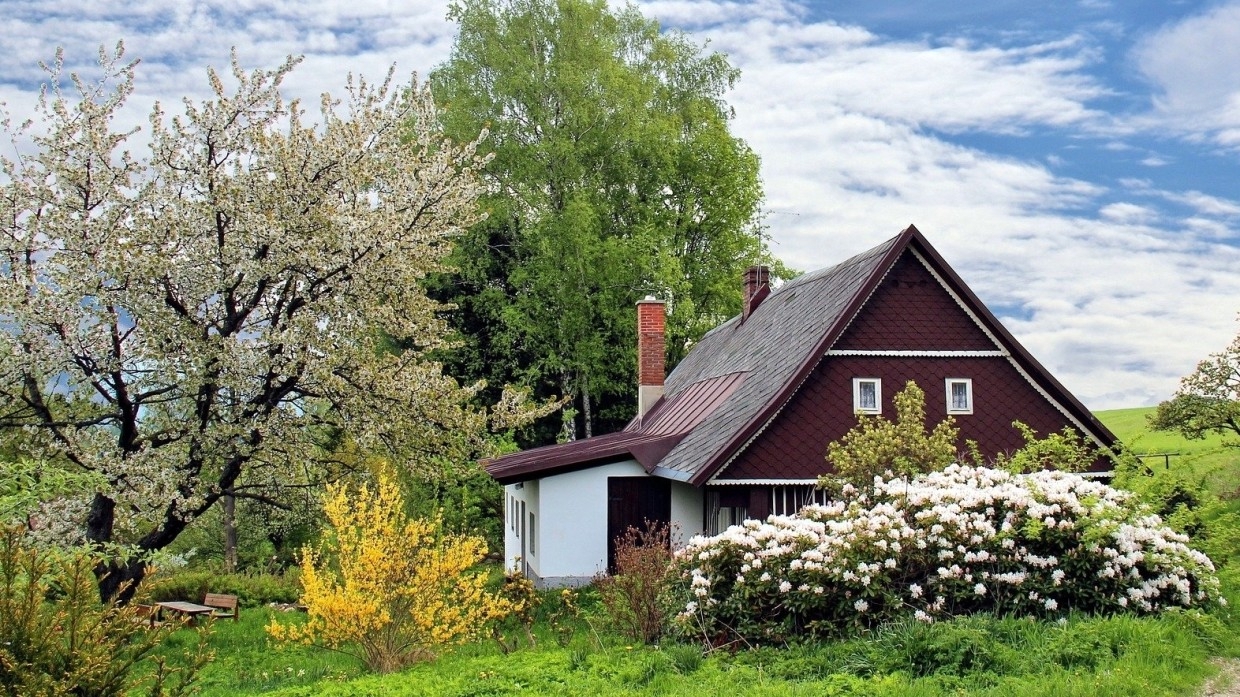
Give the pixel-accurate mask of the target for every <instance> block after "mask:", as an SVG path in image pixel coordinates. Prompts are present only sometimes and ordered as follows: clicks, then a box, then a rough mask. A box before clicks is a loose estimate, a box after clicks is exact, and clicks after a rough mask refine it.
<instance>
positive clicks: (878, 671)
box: [173, 598, 1235, 697]
mask: <svg viewBox="0 0 1240 697" xmlns="http://www.w3.org/2000/svg"><path fill="white" fill-rule="evenodd" d="M551 604H552V601H551V598H547V601H546V602H545V603H544V608H546V607H547V606H549V605H551ZM265 613H266V611H265V610H260V611H256V612H255V613H251V615H250V616H249V617H247V616H246V615H242V619H241V621H240V622H236V623H233V622H224V623H218V624H217V628H216V631H215V632H214V633H213V634H212V637H211V641H212V646H213V648H214V649H215V650H216V651H217V652H218V654H219V657H218V658H217V659H216V660H215V661H214V662H212V663H211V664H210V665H209V666H207V668H206V669H204V671H203V675H202V681H201V684H202V686H203V688H204V697H240V696H244V695H260V694H261V695H266V696H268V697H271V696H274V697H362V696H364V695H385V696H390V697H413V696H423V695H425V696H427V697H430V696H435V697H439V696H441V695H444V696H449V695H450V696H456V697H463V696H466V695H510V694H511V695H517V694H546V695H584V694H589V695H602V696H604V697H611V696H613V695H615V696H619V695H633V694H658V695H668V696H669V697H695V696H698V695H702V694H734V693H737V692H738V690H739V691H740V692H743V693H744V694H746V695H755V696H757V697H789V696H791V697H799V696H805V697H809V696H811V695H812V696H814V697H822V696H824V695H825V696H828V697H831V696H844V695H847V696H849V697H871V696H889V697H947V696H949V695H951V696H959V695H977V696H979V697H980V696H982V695H1021V696H1022V697H1026V696H1033V697H1129V696H1130V695H1143V696H1144V695H1166V696H1168V697H1170V696H1171V695H1184V694H1195V692H1196V690H1195V689H1194V688H1195V687H1197V686H1198V685H1200V683H1201V680H1202V679H1203V678H1204V677H1205V676H1207V675H1208V674H1210V673H1211V672H1212V669H1211V668H1210V666H1209V664H1208V662H1207V657H1208V656H1209V655H1210V653H1211V652H1213V651H1216V650H1219V651H1224V652H1228V651H1231V650H1233V648H1232V647H1234V645H1235V636H1234V634H1232V633H1231V632H1230V631H1229V629H1228V628H1226V627H1221V626H1219V623H1218V622H1217V621H1215V620H1216V616H1215V615H1206V614H1202V613H1199V612H1197V611H1192V610H1190V611H1185V612H1170V613H1164V614H1162V615H1159V616H1150V617H1136V616H1131V615H1120V616H1115V617H1086V616H1080V615H1072V616H1069V617H1067V618H1066V621H1065V622H1063V623H1062V624H1060V623H1058V622H1042V621H1034V620H1029V619H1027V618H1014V617H1003V618H995V617H988V616H972V617H967V618H957V619H953V620H946V621H943V622H935V623H932V624H926V623H922V622H916V621H903V622H894V623H890V624H886V625H883V626H882V627H880V628H878V629H877V630H875V631H873V632H871V633H867V634H866V635H864V636H861V637H857V638H852V639H847V640H841V641H815V642H804V643H794V644H791V645H781V646H778V647H770V648H759V649H752V650H741V651H737V652H735V653H733V652H727V651H714V652H710V653H708V654H707V655H706V656H702V650H701V647H700V646H688V645H679V644H671V643H668V642H666V641H665V642H662V643H660V644H659V645H658V646H651V647H643V646H639V645H633V644H630V643H626V642H622V641H619V638H618V637H614V636H608V637H606V638H607V639H608V641H607V643H606V644H604V645H603V646H602V647H598V648H594V649H590V648H583V647H582V645H580V644H574V645H573V646H571V647H567V648H564V647H560V646H559V645H557V644H556V642H554V641H551V640H550V639H549V638H547V639H545V640H541V639H543V638H544V637H547V632H548V631H549V630H548V628H547V626H546V624H545V623H544V621H540V622H539V623H537V624H536V625H535V627H534V631H535V633H536V634H537V635H538V636H539V637H540V642H539V644H538V646H536V647H531V648H528V649H524V650H521V651H517V652H514V653H511V654H504V653H502V651H501V650H500V649H499V647H497V646H496V645H495V644H494V643H493V642H479V643H475V644H471V645H468V646H465V647H462V648H460V649H458V650H456V651H453V652H452V653H451V654H449V655H445V656H443V657H441V658H440V659H439V660H437V661H435V662H432V663H423V664H419V665H416V666H412V667H411V668H410V669H408V670H407V671H404V672H402V673H399V674H395V675H360V676H359V675H357V671H356V669H354V668H352V667H350V666H348V665H347V664H345V663H344V662H342V660H341V659H343V658H345V657H343V656H340V655H339V654H325V653H323V652H315V653H311V652H310V651H309V650H308V649H307V648H305V647H300V646H287V647H283V648H281V649H278V650H272V649H271V648H269V647H266V646H265V637H264V636H263V633H262V625H261V623H262V622H263V621H264V618H263V617H260V616H259V615H260V614H265ZM540 615H545V613H540ZM288 616H295V614H292V613H291V614H290V615H288ZM180 634H184V633H178V636H175V637H173V641H174V642H176V641H177V640H179V639H181V636H180ZM972 642H976V643H972ZM186 648H187V647H186V646H184V645H183V644H182V643H178V644H177V645H176V646H174V647H173V650H176V651H182V650H186Z"/></svg>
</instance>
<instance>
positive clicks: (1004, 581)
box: [671, 465, 1221, 660]
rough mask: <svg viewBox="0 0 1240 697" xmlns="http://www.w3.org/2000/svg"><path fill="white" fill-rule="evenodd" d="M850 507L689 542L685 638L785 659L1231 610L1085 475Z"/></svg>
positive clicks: (961, 480) (834, 505) (1197, 558)
mask: <svg viewBox="0 0 1240 697" xmlns="http://www.w3.org/2000/svg"><path fill="white" fill-rule="evenodd" d="M850 489H851V491H850ZM843 493H844V494H845V495H846V496H849V497H850V498H849V499H847V500H840V501H833V502H830V503H829V504H827V505H823V506H807V507H806V508H805V509H804V510H803V511H802V513H801V514H800V515H798V516H771V517H770V518H768V519H767V521H766V522H761V521H754V520H750V521H746V522H745V523H744V524H743V525H737V526H732V527H731V528H729V529H728V530H726V531H725V532H723V533H722V534H720V535H717V536H715V537H695V538H694V539H693V540H691V541H690V544H689V545H688V546H687V547H685V548H684V549H682V550H680V551H678V552H677V553H676V557H677V560H676V568H677V573H676V574H675V575H674V577H673V578H672V582H671V594H672V597H673V598H675V599H676V602H677V603H678V605H679V607H680V608H683V609H681V611H680V612H679V613H678V614H677V615H676V617H675V621H674V622H673V626H674V628H675V630H676V631H677V632H678V633H680V634H681V635H682V636H685V637H694V638H697V639H702V640H705V641H709V642H712V643H715V644H717V645H718V644H722V643H728V642H731V641H734V640H736V639H738V638H739V639H741V640H743V641H745V642H749V643H778V642H785V641H789V640H792V639H795V638H796V637H799V636H813V635H821V634H828V633H839V632H845V631H855V630H858V629H866V628H872V627H875V626H878V625H880V624H882V623H884V622H888V621H891V620H894V619H901V618H907V617H915V618H916V619H918V620H919V621H922V622H926V623H931V622H935V621H937V620H941V619H945V618H949V617H953V616H960V615H967V614H971V613H977V612H986V613H993V614H997V615H1003V614H1013V615H1020V616H1026V615H1028V616H1035V617H1060V616H1063V615H1065V614H1066V613H1068V612H1069V611H1077V612H1089V613H1092V612H1108V613H1110V612H1125V611H1128V612H1138V613H1152V612H1160V611H1162V610H1165V609H1167V608H1170V607H1195V606H1206V607H1210V606H1214V605H1215V604H1217V603H1220V597H1221V596H1220V593H1219V582H1218V579H1217V578H1216V577H1215V575H1214V566H1213V564H1212V563H1211V562H1210V560H1209V559H1208V558H1207V557H1206V556H1205V555H1203V554H1201V553H1200V552H1198V551H1195V550H1193V549H1192V548H1190V547H1189V546H1188V544H1187V543H1188V538H1187V537H1185V536H1184V535H1182V534H1180V533H1177V532H1175V531H1173V530H1171V529H1170V528H1167V527H1166V526H1164V525H1162V523H1161V521H1160V520H1159V519H1158V518H1157V517H1156V516H1150V515H1148V514H1147V513H1146V511H1145V510H1144V509H1143V508H1142V507H1141V506H1139V505H1136V503H1135V502H1134V501H1133V500H1132V496H1131V495H1130V494H1127V493H1124V492H1120V491H1117V490H1115V489H1112V488H1110V487H1107V486H1105V485H1103V484H1100V483H1098V482H1094V481H1091V480H1087V479H1084V478H1082V477H1080V476H1078V475H1074V474H1069V473H1064V472H1055V471H1039V472H1034V473H1030V474H1013V473H1011V472H1007V471H1004V470H995V469H987V468H981V467H962V466H959V465H952V466H951V467H948V468H947V469H946V470H944V471H942V472H935V473H930V474H926V475H921V476H919V477H917V478H915V479H913V480H911V481H906V480H903V479H893V480H890V481H886V482H884V481H881V480H877V479H876V480H875V483H874V485H873V486H872V487H870V488H867V489H853V488H852V487H851V485H846V486H845V489H844V491H843ZM936 650H937V649H936ZM977 659H978V660H985V657H984V656H978V657H977ZM961 660H965V659H964V658H962V659H961ZM969 660H973V659H971V658H970V659H969Z"/></svg>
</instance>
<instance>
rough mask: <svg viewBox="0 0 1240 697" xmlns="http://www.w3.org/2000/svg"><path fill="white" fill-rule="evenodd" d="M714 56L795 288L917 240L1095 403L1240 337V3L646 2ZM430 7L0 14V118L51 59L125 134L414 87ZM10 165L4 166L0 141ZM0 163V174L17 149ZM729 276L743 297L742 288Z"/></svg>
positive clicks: (440, 0) (75, 7) (82, 2)
mask: <svg viewBox="0 0 1240 697" xmlns="http://www.w3.org/2000/svg"><path fill="white" fill-rule="evenodd" d="M638 6H639V7H640V8H641V10H642V11H643V13H644V14H645V15H646V16H648V17H652V18H655V19H658V20H659V21H660V23H661V24H662V26H663V27H664V28H665V29H666V30H680V31H684V32H686V33H687V34H688V35H689V36H690V37H691V38H692V39H693V40H694V41H695V42H698V43H701V44H703V45H705V46H706V49H707V50H713V51H719V52H722V53H725V54H727V55H728V57H729V59H730V61H731V62H732V64H733V65H735V66H736V67H738V68H740V70H741V71H742V77H741V80H740V82H739V83H738V85H737V86H736V88H735V89H734V90H733V91H732V92H731V93H730V94H729V95H728V101H729V103H730V104H731V106H732V107H733V108H734V109H735V113H736V116H735V120H734V122H733V133H734V134H735V135H736V136H737V137H740V138H743V139H744V140H746V141H747V142H748V143H749V145H750V146H751V147H752V148H753V149H754V150H755V151H756V152H757V153H758V155H759V156H760V157H761V158H762V179H763V184H764V187H765V191H766V202H765V204H764V221H765V224H766V226H767V234H768V235H769V237H770V248H771V251H772V252H773V253H774V254H775V255H776V256H778V257H779V258H781V259H782V260H784V261H785V262H786V263H788V264H790V265H792V266H793V267H795V268H799V269H802V270H812V269H817V268H822V267H825V266H830V265H832V264H834V263H837V262H839V261H842V260H843V259H845V258H847V257H849V256H851V255H853V254H855V253H858V252H860V251H863V250H865V249H868V248H870V247H872V246H874V245H876V244H878V243H879V242H882V241H883V240H885V239H887V238H890V237H892V236H894V235H896V234H897V233H899V232H900V231H901V230H902V229H904V228H905V227H906V226H907V225H909V224H910V223H911V224H915V225H917V227H918V229H920V230H921V231H922V232H923V233H925V234H926V236H927V237H928V238H929V239H930V241H931V243H932V244H934V245H935V247H936V248H937V249H938V250H939V251H940V253H941V254H942V255H943V256H944V257H945V258H946V259H947V261H948V263H950V264H951V265H952V266H953V268H955V269H956V271H957V272H958V273H959V274H960V275H961V276H962V277H963V278H964V280H965V282H966V283H968V284H969V285H970V287H971V288H972V289H973V290H974V291H975V292H976V293H977V294H978V295H979V296H980V297H981V298H982V300H983V301H984V302H986V304H987V305H988V306H989V307H990V308H991V310H992V311H993V312H995V314H996V315H998V316H999V318H1000V320H1001V321H1002V322H1003V323H1004V325H1005V326H1007V327H1008V329H1009V330H1011V331H1012V333H1013V334H1014V335H1015V336H1016V337H1017V338H1018V339H1019V340H1020V341H1021V342H1022V343H1023V344H1024V345H1025V347H1026V348H1028V349H1029V350H1030V351H1031V352H1032V353H1033V355H1034V356H1035V357H1037V358H1038V360H1039V361H1041V362H1042V364H1043V365H1045V366H1046V367H1047V368H1048V369H1049V370H1050V371H1051V372H1052V373H1053V374H1055V375H1056V377H1058V378H1059V379H1060V381H1061V382H1063V383H1064V384H1065V385H1066V386H1067V387H1068V389H1069V390H1071V391H1072V392H1073V393H1075V394H1076V395H1077V397H1079V398H1080V399H1081V400H1082V401H1083V402H1084V403H1085V404H1086V405H1087V406H1089V407H1090V408H1093V409H1113V408H1122V407H1136V406H1147V405H1153V404H1156V403H1158V402H1159V401H1161V400H1165V399H1168V398H1170V396H1171V395H1172V393H1173V392H1174V391H1175V389H1176V386H1177V384H1178V382H1179V379H1180V377H1182V376H1183V375H1185V374H1187V373H1189V372H1191V371H1192V369H1193V367H1194V366H1195V365H1196V363H1197V361H1199V360H1201V359H1203V358H1205V357H1206V356H1207V355H1208V354H1210V353H1214V352H1218V351H1221V350H1222V349H1223V348H1224V347H1225V346H1226V345H1227V344H1228V343H1229V342H1230V341H1231V339H1232V338H1233V337H1235V336H1236V335H1237V333H1238V332H1240V321H1238V320H1240V190H1238V189H1237V185H1236V182H1240V70H1237V69H1236V66H1237V65H1240V0H1234V1H1231V2H1194V1H1189V0H1184V1H1176V0H1160V1H1154V0H1114V1H1110V0H1075V1H1068V0H1048V1H1047V2H1040V3H1031V2H1027V0H1023V1H1020V2H1016V1H1012V0H954V1H953V2H951V3H928V2H907V1H896V0H838V1H835V2H812V1H808V0H802V1H799V2H798V1H796V0H752V1H742V0H735V1H729V0H651V1H647V2H640V3H638ZM446 15H447V2H446V0H404V1H401V2H397V1H394V0H350V2H337V1H334V0H285V1H284V2H263V1H260V0H182V1H180V2H164V1H157V0H123V1H121V0H91V1H89V2H87V1H86V0H0V36H2V37H4V39H3V40H0V49H2V50H0V101H3V102H5V103H6V106H5V109H6V110H7V112H8V113H9V114H10V115H11V117H12V118H13V120H14V121H15V122H17V121H20V120H21V119H22V118H25V117H26V116H28V115H30V114H31V113H32V108H33V105H34V101H35V97H36V95H37V91H38V87H39V84H40V81H41V80H43V79H44V73H43V72H42V70H41V69H40V67H39V63H40V61H44V62H46V61H50V60H51V59H52V57H53V56H54V55H55V52H56V49H57V48H58V47H61V48H63V49H64V51H65V63H66V65H67V66H68V67H70V68H72V69H78V70H81V71H83V72H84V73H85V74H90V71H91V69H92V64H93V62H94V61H95V59H96V56H97V55H98V52H99V48H100V46H101V45H104V46H108V47H111V46H113V45H115V43H116V42H117V41H118V40H123V41H124V43H125V47H126V55H127V57H129V58H140V59H141V61H142V62H141V65H140V67H139V69H138V76H137V86H136V90H135V94H134V95H133V97H132V98H131V99H130V110H129V111H127V112H126V118H129V119H131V121H132V123H133V124H135V125H138V124H141V123H144V121H145V117H146V114H147V113H148V112H149V110H150V108H151V106H152V105H153V104H154V103H155V102H156V101H159V102H160V103H162V104H163V105H164V107H165V108H166V109H168V108H173V107H175V105H177V104H179V103H180V101H181V99H182V97H190V98H194V99H205V98H206V97H207V96H208V95H209V88H208V83H207V79H206V71H207V67H208V66H213V67H215V68H217V69H220V70H222V71H225V72H226V71H227V68H228V64H229V51H230V50H231V49H232V48H233V47H235V49H236V52H237V55H238V57H239V59H240V61H241V63H242V64H243V65H244V66H246V67H249V68H257V67H264V68H274V67H276V66H277V65H279V64H280V63H281V62H282V61H283V59H284V58H285V56H287V55H290V54H292V55H303V56H304V57H305V60H304V62H303V63H302V64H301V65H300V66H299V67H298V68H297V69H296V70H295V71H294V73H293V74H292V75H291V76H290V78H289V79H288V81H287V82H286V86H287V89H286V94H287V95H289V96H300V97H302V98H304V99H305V100H306V102H307V103H308V104H312V105H313V104H317V103H318V99H319V95H320V94H321V93H322V92H325V91H327V92H334V93H336V94H342V93H343V87H344V85H345V80H346V76H347V74H348V73H350V72H353V73H359V74H362V75H365V76H367V77H370V78H375V79H377V78H381V77H382V76H383V75H384V74H385V73H386V71H387V69H388V68H389V67H390V66H391V65H393V64H395V65H396V68H397V70H398V72H399V73H402V74H408V73H410V72H417V73H419V74H421V75H425V74H427V73H428V72H429V71H430V70H431V69H433V68H434V67H435V66H436V65H438V64H439V63H441V62H443V61H444V60H445V59H446V58H447V57H448V54H449V51H450V50H451V46H452V40H453V37H454V35H455V31H456V27H455V25H454V24H453V23H451V22H449V21H448V20H447V18H446ZM4 147H7V148H14V147H20V144H17V145H14V144H11V143H10V144H5V145H4ZM6 155H9V156H12V153H11V152H6ZM738 282H739V280H738Z"/></svg>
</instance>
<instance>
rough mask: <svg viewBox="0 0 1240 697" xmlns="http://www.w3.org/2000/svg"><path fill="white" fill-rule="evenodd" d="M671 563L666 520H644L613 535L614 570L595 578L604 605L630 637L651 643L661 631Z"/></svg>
mask: <svg viewBox="0 0 1240 697" xmlns="http://www.w3.org/2000/svg"><path fill="white" fill-rule="evenodd" d="M671 563H672V551H671V530H670V529H669V528H668V525H667V523H655V522H652V521H649V520H647V521H646V526H645V528H644V529H642V530H638V529H637V528H634V527H630V528H629V529H628V530H625V531H624V534H623V535H621V536H620V537H617V538H616V573H615V575H611V574H603V575H600V576H597V577H596V578H595V579H594V587H595V588H596V589H597V590H598V594H599V598H600V600H601V601H602V604H603V609H604V610H605V612H606V613H607V616H608V618H609V619H610V620H611V626H613V627H615V628H616V629H617V630H619V632H620V633H621V634H622V635H624V636H625V637H626V638H628V639H630V640H632V641H638V642H643V643H650V642H652V641H654V640H655V639H657V638H658V637H659V635H660V634H662V633H663V623H664V617H665V612H664V601H663V598H662V594H663V589H664V582H665V581H666V579H667V575H668V572H669V570H670V568H671Z"/></svg>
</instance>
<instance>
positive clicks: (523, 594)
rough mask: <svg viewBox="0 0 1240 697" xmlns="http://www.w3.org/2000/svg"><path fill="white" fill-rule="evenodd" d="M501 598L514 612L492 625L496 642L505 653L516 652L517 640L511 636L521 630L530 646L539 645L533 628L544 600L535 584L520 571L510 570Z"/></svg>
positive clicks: (501, 588)
mask: <svg viewBox="0 0 1240 697" xmlns="http://www.w3.org/2000/svg"><path fill="white" fill-rule="evenodd" d="M499 597H500V598H502V599H503V600H504V601H505V602H507V603H508V604H509V606H510V607H512V612H510V613H509V614H508V616H507V617H505V618H504V619H503V622H494V623H492V625H491V635H492V636H494V637H495V642H496V643H498V644H499V645H500V648H502V649H503V651H504V653H510V652H512V651H514V650H515V649H516V648H517V639H516V638H513V637H511V636H510V634H511V633H512V632H513V630H514V629H518V628H519V629H520V630H521V633H522V634H524V635H525V638H526V639H527V640H528V641H529V645H530V646H534V645H535V644H537V643H538V640H537V639H535V638H534V632H533V631H532V628H533V626H534V620H535V618H536V613H537V612H538V608H539V606H540V605H542V600H543V599H542V596H541V595H539V593H538V590H537V589H535V588H534V582H533V581H531V580H530V579H529V578H527V577H526V575H525V574H523V573H521V572H520V571H518V570H516V569H509V570H508V571H505V572H504V582H503V585H501V586H500V589H499ZM514 625H515V626H514Z"/></svg>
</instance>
